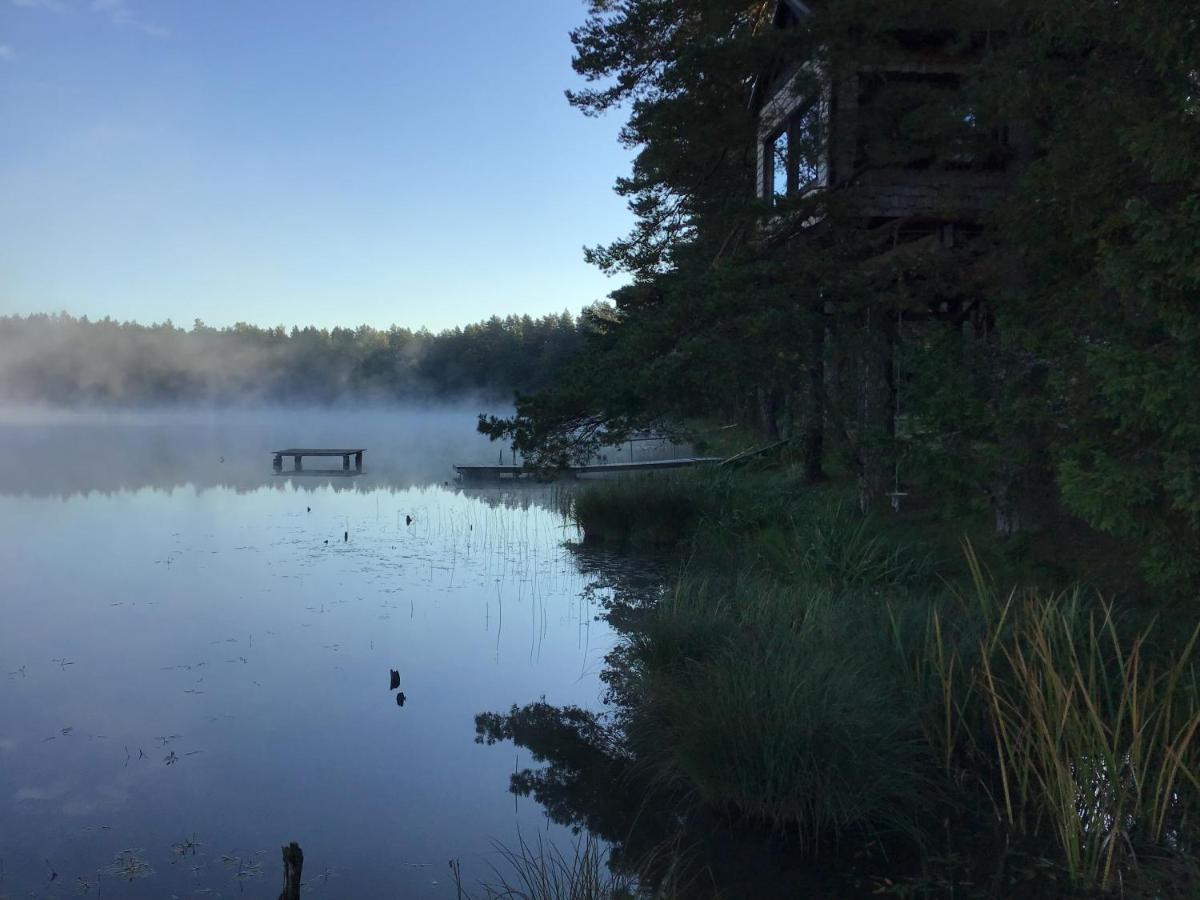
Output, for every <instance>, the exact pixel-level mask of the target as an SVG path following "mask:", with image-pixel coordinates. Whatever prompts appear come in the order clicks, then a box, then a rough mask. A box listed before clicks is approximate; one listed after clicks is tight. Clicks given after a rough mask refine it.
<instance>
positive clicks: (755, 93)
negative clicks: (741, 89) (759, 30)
mask: <svg viewBox="0 0 1200 900" xmlns="http://www.w3.org/2000/svg"><path fill="white" fill-rule="evenodd" d="M815 2H817V0H776V3H775V14H774V15H773V16H772V17H771V27H772V28H774V29H784V28H787V27H788V24H787V13H791V14H792V15H793V16H794V17H795V18H797V19H803V18H806V17H808V16H811V15H812V13H813V5H814V4H815ZM777 71H778V68H777V65H772V66H771V67H770V68H769V69H767V70H766V71H764V72H760V73H759V74H758V76H757V77H756V78H755V79H754V87H753V88H751V91H750V108H751V109H753V110H758V108H759V107H761V106H762V104H763V101H764V99H765V98H764V97H763V93H764V92H765V91H766V90H767V88H768V87H770V85H771V79H772V78H773V77H774V76H775V74H776V72H777Z"/></svg>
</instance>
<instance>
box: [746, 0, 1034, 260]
mask: <svg viewBox="0 0 1200 900" xmlns="http://www.w3.org/2000/svg"><path fill="white" fill-rule="evenodd" d="M821 5H822V4H821V0H778V2H777V4H776V7H775V13H774V19H773V22H772V26H771V27H773V28H774V29H778V30H786V29H790V28H796V27H798V26H800V25H801V24H802V23H803V22H804V20H805V19H806V18H807V17H808V16H811V15H817V14H820V7H821ZM996 34H997V32H996V31H994V30H989V29H987V28H986V26H979V25H978V24H977V23H973V24H972V26H971V27H970V29H966V28H962V27H960V28H949V27H947V28H932V27H928V25H924V26H923V27H918V26H916V25H913V26H912V27H909V26H904V27H897V28H896V29H895V30H892V31H890V32H888V37H889V41H888V47H887V50H886V51H884V52H876V53H875V54H874V55H873V56H864V60H863V61H862V62H860V63H859V64H857V65H856V66H855V68H854V69H853V70H852V71H842V72H828V71H823V70H822V68H821V66H822V65H823V64H821V63H816V62H814V61H810V60H794V59H793V60H787V59H783V60H778V61H777V62H776V63H775V65H773V66H772V67H771V68H770V69H769V70H768V71H766V72H764V73H762V75H760V77H759V78H758V79H757V81H756V83H755V86H754V93H753V99H752V103H753V108H754V109H755V111H756V114H757V117H758V120H759V131H758V137H759V141H758V177H757V184H758V196H759V197H760V198H762V199H764V200H767V201H773V202H781V201H785V200H787V199H788V198H794V197H797V196H803V195H806V194H810V193H811V192H814V191H827V190H830V189H837V190H838V191H839V195H838V199H839V204H838V209H839V210H842V211H848V212H849V214H850V215H853V216H855V217H856V218H860V219H862V220H864V221H865V223H866V224H869V225H886V224H888V223H900V222H903V225H904V228H905V230H906V232H908V233H909V234H910V235H911V234H914V233H915V234H918V235H919V234H922V233H923V234H927V235H928V234H937V236H938V238H939V240H940V241H942V242H943V244H944V245H948V246H952V245H953V242H954V241H955V239H956V234H957V233H958V232H960V231H961V230H962V229H966V231H967V232H968V233H969V232H971V231H972V230H974V227H975V225H976V223H978V222H979V220H980V219H981V217H982V216H983V215H984V214H985V213H986V212H987V211H988V210H989V209H990V208H992V207H993V206H994V205H995V203H996V201H997V200H998V199H999V197H1000V196H1002V194H1003V193H1004V191H1005V190H1006V189H1007V186H1008V184H1009V179H1010V178H1011V171H1012V169H1013V168H1014V167H1013V160H1014V158H1015V156H1016V154H1015V153H1014V148H1013V144H1012V133H1011V129H1009V128H1007V127H1005V128H994V127H984V126H982V125H980V124H979V123H978V121H977V117H976V115H975V111H974V110H973V109H972V108H971V105H970V102H969V101H968V100H967V98H966V97H965V96H964V93H963V92H962V91H961V85H962V82H963V78H964V77H965V76H966V75H967V74H968V73H969V72H970V71H971V69H972V68H973V67H975V66H977V65H978V64H979V62H980V61H981V59H982V57H983V55H984V53H985V52H986V50H987V48H988V45H989V42H991V41H993V40H995V39H996ZM868 59H869V60H870V61H867V60H868Z"/></svg>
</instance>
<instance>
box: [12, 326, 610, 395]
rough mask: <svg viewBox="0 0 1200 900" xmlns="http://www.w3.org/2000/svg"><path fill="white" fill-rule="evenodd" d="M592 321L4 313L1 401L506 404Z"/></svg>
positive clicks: (558, 362) (568, 350)
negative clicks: (138, 318) (241, 319)
mask: <svg viewBox="0 0 1200 900" xmlns="http://www.w3.org/2000/svg"><path fill="white" fill-rule="evenodd" d="M589 321H591V319H590V314H585V315H584V316H581V317H579V318H578V319H577V318H576V317H575V316H573V315H571V314H570V313H569V312H563V313H560V314H556V315H546V316H541V317H538V318H534V317H531V316H528V315H526V316H507V317H505V318H500V317H498V316H493V317H492V318H490V319H488V320H487V321H484V322H479V323H476V324H472V325H467V326H466V327H457V328H451V329H446V330H444V331H440V332H437V333H433V332H430V331H428V330H425V329H420V330H417V331H413V330H411V329H408V328H401V327H399V326H392V327H391V328H388V329H386V330H384V329H377V328H372V327H370V326H367V325H360V326H359V327H357V328H333V329H325V328H314V327H312V326H308V327H303V328H301V327H293V328H292V329H291V330H287V329H285V328H284V327H283V326H279V327H274V328H263V327H259V326H256V325H248V324H245V323H238V324H236V325H233V326H229V327H225V328H213V327H211V326H208V325H205V324H204V323H203V322H201V321H200V320H198V319H197V320H196V321H195V323H194V324H193V326H192V327H191V328H188V329H185V328H181V327H178V326H176V325H174V324H172V323H171V322H169V321H168V322H164V323H161V324H152V325H143V324H138V323H136V322H117V321H114V320H112V319H109V318H104V319H100V320H95V321H92V320H89V319H88V318H86V317H81V318H76V317H74V316H70V315H67V314H65V313H63V314H59V315H41V314H38V315H30V316H5V317H0V399H3V400H4V401H5V402H8V403H29V404H54V405H62V406H85V405H86V406H90V405H96V404H100V405H113V406H145V405H160V404H181V403H216V404H249V403H286V404H306V403H318V404H322V403H331V402H334V401H347V400H348V401H351V402H356V401H357V402H372V403H386V402H392V401H399V400H406V401H414V400H426V399H444V398H453V397H463V396H473V397H480V398H484V399H487V400H504V401H508V400H510V399H511V397H512V395H513V392H514V391H527V392H528V391H536V390H539V389H543V388H546V387H548V386H549V385H550V384H551V382H552V381H553V379H554V377H555V373H556V372H557V371H558V370H559V369H560V368H561V367H562V366H563V364H564V362H565V361H566V360H567V359H569V358H571V357H572V356H574V355H575V354H576V353H577V352H578V350H579V348H580V346H581V344H582V342H583V338H584V331H585V330H586V328H587V327H588V324H587V323H588V322H589Z"/></svg>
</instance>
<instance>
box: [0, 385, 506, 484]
mask: <svg viewBox="0 0 1200 900" xmlns="http://www.w3.org/2000/svg"><path fill="white" fill-rule="evenodd" d="M480 412H489V413H502V412H505V410H503V409H496V408H495V405H494V404H493V405H487V404H485V403H483V402H482V401H480V402H469V401H462V402H458V403H455V404H438V405H431V406H428V407H422V406H417V405H403V406H400V405H397V406H380V407H367V408H362V407H359V408H350V409H344V410H329V409H327V408H323V407H315V408H303V407H301V408H281V407H264V408H261V409H171V410H163V411H145V410H128V411H121V410H117V411H100V412H71V411H63V410H56V409H29V408H24V409H8V410H3V409H0V494H23V495H29V496H35V497H49V496H58V497H64V496H70V495H72V494H76V493H84V494H86V493H90V492H100V493H106V492H112V491H119V490H134V489H138V488H144V487H150V488H155V489H160V490H170V489H173V488H178V487H183V486H185V485H192V486H194V487H196V488H198V489H207V488H213V487H228V488H233V489H235V490H239V491H245V490H251V489H254V488H259V487H264V486H268V485H269V486H273V487H275V488H277V489H282V488H284V487H285V486H286V485H287V483H288V480H289V478H288V477H286V476H287V472H285V473H284V476H285V477H280V476H277V475H276V474H275V473H274V472H273V471H272V468H271V461H272V451H274V450H278V449H285V448H289V447H365V448H367V452H366V454H365V459H364V468H365V470H366V475H367V476H369V477H366V476H364V478H362V479H341V478H338V479H337V481H336V482H334V481H331V480H325V481H324V482H322V481H321V480H320V477H319V476H318V475H317V472H318V471H319V470H321V469H334V470H337V469H340V468H341V460H340V459H337V458H326V459H309V460H307V461H306V462H305V468H306V469H307V470H309V475H308V476H307V479H308V480H305V481H301V480H300V479H294V481H295V482H296V486H298V487H302V488H306V489H315V488H316V487H318V486H327V485H332V486H333V487H335V488H337V489H338V490H358V491H364V490H378V489H381V488H386V489H393V490H394V489H398V488H405V487H411V486H413V485H418V484H440V483H442V482H444V481H447V480H451V479H453V478H454V474H455V473H454V469H453V464H454V463H468V464H476V465H478V464H484V463H495V462H498V461H499V458H500V455H501V454H503V456H504V459H505V461H508V460H509V459H510V458H511V455H510V453H509V451H508V450H507V448H504V447H501V446H500V445H497V444H492V443H490V442H489V441H488V440H487V438H485V437H483V436H482V435H480V434H479V433H478V432H476V431H475V421H476V417H477V415H478V413H480ZM290 468H291V460H288V461H287V466H286V469H288V470H290Z"/></svg>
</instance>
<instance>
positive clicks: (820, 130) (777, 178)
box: [763, 101, 828, 203]
mask: <svg viewBox="0 0 1200 900" xmlns="http://www.w3.org/2000/svg"><path fill="white" fill-rule="evenodd" d="M825 132H826V127H825V116H824V110H823V109H822V105H821V103H820V101H813V102H810V103H808V104H806V105H804V106H801V107H800V108H798V109H797V110H796V112H794V113H792V115H790V116H788V118H787V120H786V121H785V122H784V124H783V127H782V128H780V129H779V130H778V131H777V132H776V133H775V136H774V137H772V138H771V139H770V140H769V141H767V142H766V145H765V146H764V147H763V159H764V162H765V165H764V166H763V196H764V197H767V198H769V199H770V200H771V201H772V202H774V203H779V202H781V201H783V200H785V199H787V198H789V197H797V196H799V195H801V194H804V193H806V192H807V191H809V190H812V189H813V188H814V187H819V186H821V185H823V184H825V183H826V181H827V172H828V167H827V165H826V162H825V155H826V133H825Z"/></svg>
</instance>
